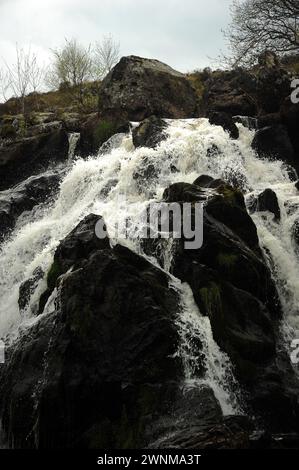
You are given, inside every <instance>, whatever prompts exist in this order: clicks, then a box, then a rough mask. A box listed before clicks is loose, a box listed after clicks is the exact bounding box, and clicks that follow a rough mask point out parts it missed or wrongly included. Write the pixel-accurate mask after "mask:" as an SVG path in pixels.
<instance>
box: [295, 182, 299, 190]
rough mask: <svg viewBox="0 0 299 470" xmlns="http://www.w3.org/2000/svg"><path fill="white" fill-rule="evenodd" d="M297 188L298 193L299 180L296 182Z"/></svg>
mask: <svg viewBox="0 0 299 470" xmlns="http://www.w3.org/2000/svg"><path fill="white" fill-rule="evenodd" d="M295 187H296V189H298V191H299V180H298V181H297V182H296V184H295Z"/></svg>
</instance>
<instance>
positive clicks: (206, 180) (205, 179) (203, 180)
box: [193, 175, 214, 188]
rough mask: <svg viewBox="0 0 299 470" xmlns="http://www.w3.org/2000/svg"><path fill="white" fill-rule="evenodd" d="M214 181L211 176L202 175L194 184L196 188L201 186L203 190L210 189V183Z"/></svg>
mask: <svg viewBox="0 0 299 470" xmlns="http://www.w3.org/2000/svg"><path fill="white" fill-rule="evenodd" d="M212 181H214V178H212V176H209V175H201V176H199V177H198V178H196V180H195V181H194V182H193V184H194V185H195V186H200V187H201V188H209V185H210V183H212Z"/></svg>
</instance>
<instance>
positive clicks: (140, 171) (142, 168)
mask: <svg viewBox="0 0 299 470" xmlns="http://www.w3.org/2000/svg"><path fill="white" fill-rule="evenodd" d="M159 173H160V171H159V168H158V167H157V165H156V163H155V162H153V160H152V159H150V158H149V157H144V158H142V160H141V162H140V164H139V165H138V166H137V167H136V169H135V171H134V172H133V180H134V181H135V184H136V186H137V189H138V191H139V192H140V193H142V192H145V191H150V188H151V185H152V184H153V183H154V181H155V180H156V179H157V178H158V176H159Z"/></svg>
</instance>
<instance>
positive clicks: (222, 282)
mask: <svg viewBox="0 0 299 470" xmlns="http://www.w3.org/2000/svg"><path fill="white" fill-rule="evenodd" d="M204 180H205V181H206V178H204ZM208 184H210V183H208ZM182 187H183V188H184V185H183V184H182ZM216 192H218V193H219V194H218V195H217V194H216V195H214V197H211V198H210V199H209V200H208V201H207V203H206V205H205V210H204V219H203V234H204V237H203V245H202V247H201V248H200V249H193V250H191V249H186V248H185V241H186V240H185V239H184V238H183V239H182V240H177V241H176V243H175V245H174V251H173V261H172V266H171V272H172V273H173V274H174V275H175V276H176V277H178V278H179V279H181V280H182V281H183V282H188V283H189V285H190V286H191V289H192V291H193V294H194V298H195V301H196V303H197V304H198V306H199V309H200V311H201V313H202V314H204V315H208V316H209V318H210V321H211V325H212V330H213V336H214V338H215V340H216V341H217V343H218V344H219V345H220V347H221V348H222V349H223V350H224V351H226V352H227V354H228V355H229V357H230V358H231V360H232V362H233V364H234V366H235V371H236V375H237V377H238V378H239V380H240V381H241V383H242V384H243V386H244V389H245V391H246V392H247V394H248V404H249V405H250V406H251V407H252V409H253V410H254V411H253V412H254V413H256V414H257V415H258V416H259V417H260V419H261V423H263V425H264V426H266V427H268V428H269V429H272V430H275V431H278V430H279V429H280V430H281V429H284V430H285V431H286V432H289V431H293V430H296V429H297V428H298V423H297V419H298V416H299V414H298V413H299V406H298V398H297V391H296V390H297V389H298V381H297V379H296V376H295V374H294V371H293V369H292V366H291V364H290V359H289V356H288V354H287V352H286V351H284V350H283V348H282V346H281V345H280V344H279V346H278V343H279V341H280V340H279V338H280V333H279V324H280V319H281V315H282V311H281V306H280V302H279V297H278V293H277V290H276V287H275V284H274V282H273V280H272V276H271V273H270V270H269V268H268V266H267V264H266V262H265V261H264V259H263V255H262V252H261V250H260V248H259V241H258V237H257V231H256V227H255V225H254V223H253V221H252V219H251V218H250V216H249V215H248V213H247V211H246V207H245V202H244V197H243V195H242V194H241V193H240V192H239V191H237V190H235V189H234V188H231V187H229V186H227V185H225V186H223V185H222V186H219V187H218V189H217V191H216ZM189 194H190V193H189ZM183 195H184V192H182V193H180V195H179V196H180V197H178V198H175V199H176V200H179V201H180V202H183V201H184V200H183V199H182V198H183ZM171 200H174V199H171ZM187 200H188V202H190V201H191V199H190V198H188V199H187ZM185 201H186V200H185ZM196 201H197V197H196V194H195V195H194V198H193V202H196ZM237 221H238V223H237ZM159 242H160V241H159V240H158V242H156V244H152V245H151V246H150V245H147V246H146V248H148V249H149V250H152V253H154V250H155V249H156V248H157V246H158V244H159ZM147 253H148V254H149V252H147ZM160 262H161V264H162V265H163V260H162V258H161V260H160ZM278 348H279V354H277V351H278ZM274 410H275V411H274Z"/></svg>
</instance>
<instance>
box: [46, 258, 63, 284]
mask: <svg viewBox="0 0 299 470" xmlns="http://www.w3.org/2000/svg"><path fill="white" fill-rule="evenodd" d="M61 274H63V272H62V269H61V267H60V265H59V263H58V261H57V260H54V262H53V264H52V266H51V268H50V270H49V272H48V274H47V284H48V288H49V289H50V290H51V291H52V290H53V289H55V287H56V282H57V279H58V278H59V276H61Z"/></svg>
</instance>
